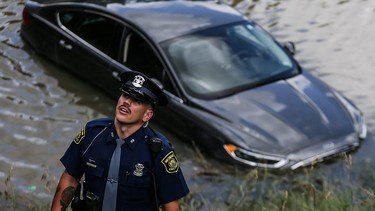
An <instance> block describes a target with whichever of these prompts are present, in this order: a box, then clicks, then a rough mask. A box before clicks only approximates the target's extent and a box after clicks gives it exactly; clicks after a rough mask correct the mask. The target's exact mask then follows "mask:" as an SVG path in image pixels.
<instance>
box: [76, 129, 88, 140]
mask: <svg viewBox="0 0 375 211" xmlns="http://www.w3.org/2000/svg"><path fill="white" fill-rule="evenodd" d="M85 133H86V131H85V128H82V130H81V132H80V133H78V135H77V136H76V137H75V138H74V143H75V144H79V143H81V141H82V139H83V138H84V137H85Z"/></svg>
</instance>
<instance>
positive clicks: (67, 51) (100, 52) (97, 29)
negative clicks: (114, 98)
mask: <svg viewBox="0 0 375 211" xmlns="http://www.w3.org/2000/svg"><path fill="white" fill-rule="evenodd" d="M58 19H59V23H60V25H61V27H62V28H63V29H64V30H65V31H66V32H67V34H68V36H66V37H63V38H61V39H60V40H58V47H57V58H58V60H59V61H60V64H62V65H63V66H65V67H66V68H68V69H69V70H72V71H73V72H74V73H75V74H77V75H79V76H81V77H84V78H85V79H88V80H89V82H91V83H95V85H96V86H99V87H101V88H103V89H110V90H114V87H116V86H117V85H118V84H119V83H118V81H116V78H114V77H113V75H112V74H111V72H110V69H109V66H110V63H111V61H112V60H113V59H112V56H113V52H116V50H117V49H118V46H119V43H118V42H119V41H120V40H121V35H122V31H123V25H122V24H120V23H119V22H117V21H115V20H113V19H110V18H108V17H107V16H104V15H102V14H100V13H96V12H95V11H88V10H85V11H81V10H80V11H78V10H63V11H60V12H59V13H58ZM117 89H118V86H117Z"/></svg>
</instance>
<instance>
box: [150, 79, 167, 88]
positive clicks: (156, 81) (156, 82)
mask: <svg viewBox="0 0 375 211" xmlns="http://www.w3.org/2000/svg"><path fill="white" fill-rule="evenodd" d="M151 80H152V81H153V82H154V83H155V84H156V85H158V87H160V89H164V86H163V84H162V83H161V82H160V81H159V80H158V79H156V78H151Z"/></svg>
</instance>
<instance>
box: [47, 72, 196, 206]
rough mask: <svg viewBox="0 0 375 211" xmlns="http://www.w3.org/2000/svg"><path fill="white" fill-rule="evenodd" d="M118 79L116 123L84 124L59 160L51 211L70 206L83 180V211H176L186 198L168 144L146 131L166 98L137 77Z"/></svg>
mask: <svg viewBox="0 0 375 211" xmlns="http://www.w3.org/2000/svg"><path fill="white" fill-rule="evenodd" d="M120 78H121V82H122V86H121V91H122V95H121V96H120V97H119V99H118V102H117V106H116V113H115V117H114V118H102V119H96V120H93V121H90V122H88V123H87V124H86V125H85V127H84V128H83V129H82V130H81V131H80V133H79V134H78V135H77V136H76V137H75V138H74V140H73V141H72V143H71V144H70V146H69V148H68V149H67V151H66V152H65V154H64V155H63V157H62V158H61V159H60V160H61V162H62V163H63V165H64V166H65V171H64V172H63V173H62V175H61V178H60V181H59V184H58V186H57V189H56V193H55V196H54V199H53V202H52V207H51V210H65V209H66V208H67V207H68V206H69V204H70V202H71V200H72V198H73V195H74V193H75V192H76V193H77V191H76V188H77V186H78V185H79V184H80V181H81V178H82V177H83V176H84V183H83V187H84V188H83V189H82V190H80V191H79V194H80V197H81V198H82V199H83V202H84V206H86V208H85V209H86V210H103V211H110V210H157V209H158V207H159V205H161V207H162V208H163V210H178V207H179V204H178V199H180V198H182V197H184V196H186V195H187V194H188V192H189V189H188V187H187V184H186V182H185V179H184V177H183V174H182V172H181V169H180V166H179V163H178V160H177V158H176V155H175V152H174V150H173V149H172V147H171V144H170V143H169V141H168V140H167V139H166V138H165V137H164V136H163V135H162V134H160V133H159V132H157V131H154V130H153V129H152V128H150V127H149V126H148V121H149V120H150V119H151V117H152V116H153V114H154V107H155V105H166V104H167V98H166V96H165V95H164V93H163V91H162V90H161V89H160V88H159V87H158V86H157V85H156V84H155V83H154V82H153V81H152V80H150V79H149V78H148V77H146V76H145V75H143V74H141V73H138V72H125V73H123V74H121V77H120ZM81 209H82V208H81Z"/></svg>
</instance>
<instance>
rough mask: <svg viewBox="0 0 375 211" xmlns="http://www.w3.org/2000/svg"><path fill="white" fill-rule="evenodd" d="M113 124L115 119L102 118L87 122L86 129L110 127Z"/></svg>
mask: <svg viewBox="0 0 375 211" xmlns="http://www.w3.org/2000/svg"><path fill="white" fill-rule="evenodd" d="M112 124H113V118H100V119H95V120H91V121H89V122H87V124H86V129H87V128H91V127H97V126H104V127H105V126H110V125H112Z"/></svg>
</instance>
